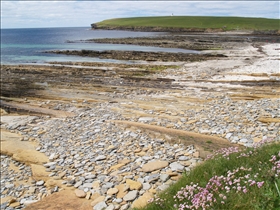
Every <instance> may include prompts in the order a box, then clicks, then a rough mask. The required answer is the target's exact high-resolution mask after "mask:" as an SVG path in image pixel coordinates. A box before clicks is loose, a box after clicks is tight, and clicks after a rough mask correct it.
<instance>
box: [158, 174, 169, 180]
mask: <svg viewBox="0 0 280 210" xmlns="http://www.w3.org/2000/svg"><path fill="white" fill-rule="evenodd" d="M169 177H170V176H169V175H168V174H161V175H160V180H161V181H163V182H166V181H167V180H168V179H169Z"/></svg>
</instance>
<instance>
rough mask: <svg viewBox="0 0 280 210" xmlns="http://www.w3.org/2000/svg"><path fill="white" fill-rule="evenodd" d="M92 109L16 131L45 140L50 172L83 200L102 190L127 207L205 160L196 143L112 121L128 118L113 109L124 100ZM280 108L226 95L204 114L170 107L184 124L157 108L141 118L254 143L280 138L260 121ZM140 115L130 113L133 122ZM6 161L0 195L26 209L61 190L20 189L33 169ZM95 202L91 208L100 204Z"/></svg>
mask: <svg viewBox="0 0 280 210" xmlns="http://www.w3.org/2000/svg"><path fill="white" fill-rule="evenodd" d="M153 94H158V93H153ZM138 96H139V95H138ZM130 97H131V96H130ZM92 106H93V107H92V108H86V109H73V111H75V112H76V114H77V116H75V117H68V118H65V119H54V118H47V117H40V118H39V117H36V119H33V120H32V122H30V123H28V124H25V125H17V127H15V128H13V129H11V128H10V129H11V131H13V132H18V133H20V134H22V135H23V136H24V138H26V139H30V138H33V139H36V140H37V141H38V142H39V143H40V145H39V147H37V150H38V151H40V152H42V153H45V154H46V155H47V156H48V157H49V160H50V162H49V163H47V164H45V165H44V166H45V168H46V171H49V172H51V176H52V177H56V178H58V179H62V180H63V181H64V182H63V183H64V184H65V186H74V187H75V188H76V189H77V190H79V192H84V193H83V195H82V197H83V196H84V195H85V197H88V199H91V196H92V195H94V194H95V195H96V194H98V195H100V196H101V198H102V199H101V200H100V201H99V202H98V203H101V204H99V205H100V206H101V207H102V206H105V205H106V208H113V206H114V208H117V207H118V208H119V209H127V208H129V207H130V206H132V205H133V203H134V202H136V200H137V199H139V198H140V197H141V196H142V195H144V194H145V193H147V192H148V193H152V194H155V193H156V192H158V191H162V190H165V189H166V188H167V187H168V186H169V185H170V184H172V183H174V182H175V181H176V180H178V178H180V176H181V174H182V173H183V172H184V171H186V172H189V171H190V170H191V168H193V167H194V166H195V165H196V164H197V163H198V162H200V161H201V159H199V158H197V157H196V156H195V155H194V154H196V150H195V148H194V146H193V145H189V146H185V145H182V144H173V145H171V144H169V143H167V142H165V141H164V140H163V139H156V138H151V137H150V136H149V135H147V134H145V133H142V131H141V130H130V129H128V128H127V129H123V128H121V129H120V127H118V125H116V124H114V123H112V122H110V121H107V120H125V119H126V118H124V117H123V116H122V115H121V114H117V113H115V112H112V111H111V108H113V107H115V106H120V105H116V104H105V103H104V104H95V105H92ZM279 110H280V100H272V99H258V100H254V101H237V102H236V101H232V100H231V99H230V98H228V97H226V96H220V97H217V98H213V100H212V101H210V102H207V103H205V104H204V105H203V106H202V107H200V109H199V111H197V110H176V111H174V110H173V111H168V110H166V111H165V113H164V114H167V115H170V116H177V117H179V118H180V122H181V123H178V122H172V121H170V120H168V119H163V118H158V117H157V116H158V115H160V114H161V113H157V111H155V110H153V111H151V110H150V111H149V110H144V111H146V112H147V113H148V114H151V113H152V114H153V115H154V117H151V118H139V119H140V122H142V123H146V124H154V122H157V124H158V125H161V126H164V127H167V125H171V127H172V128H177V129H181V130H187V131H195V132H199V133H203V134H207V135H216V136H221V137H224V138H226V139H228V140H229V141H231V142H232V143H240V144H244V145H246V146H251V145H252V143H253V142H254V141H255V138H260V139H265V138H279V127H280V126H279V123H268V124H267V123H262V122H259V121H256V119H258V118H259V117H262V116H267V117H271V118H279V117H280V114H279ZM139 119H138V118H132V120H134V121H139ZM7 129H9V128H7ZM42 131H47V132H42ZM2 159H3V161H1V166H3V167H1V172H3V173H1V175H2V174H3V175H4V176H2V177H1V183H5V185H2V184H1V196H2V197H7V196H14V197H15V200H16V201H19V203H20V204H19V205H20V206H21V207H23V206H24V205H25V203H26V202H24V201H28V202H33V201H34V202H36V201H37V200H40V199H42V198H43V197H44V196H47V195H49V194H51V193H53V192H57V191H59V190H60V189H59V188H58V187H55V188H52V189H47V188H46V187H45V186H44V183H42V182H41V181H40V180H39V181H37V182H32V183H30V184H29V185H26V186H19V187H18V186H14V185H13V183H14V181H15V180H18V179H21V180H29V177H30V176H31V169H30V168H29V167H28V166H25V165H24V164H20V163H16V162H15V164H16V165H17V166H18V167H19V171H20V172H17V173H15V172H14V171H13V172H12V173H11V171H9V170H10V169H8V166H9V162H11V161H12V160H11V159H9V158H8V157H6V156H1V160H2ZM161 164H162V165H161ZM148 166H149V167H150V168H149V167H148ZM11 174H14V175H11ZM128 180H131V181H128ZM2 186H3V187H2ZM23 189H27V190H23ZM116 189H117V190H116ZM24 192H28V193H24ZM136 192H137V193H136ZM73 193H74V192H73ZM135 194H136V196H135V198H134V195H135ZM130 195H131V197H128V196H130ZM132 195H133V196H132ZM102 196H103V197H102ZM124 201H125V202H124ZM28 202H27V203H28ZM102 202H104V203H102ZM98 203H95V205H97V204H98ZM104 204H105V205H104ZM95 205H94V206H93V208H99V205H98V206H97V207H95ZM6 208H9V207H8V206H7V207H6ZM4 209H5V208H4Z"/></svg>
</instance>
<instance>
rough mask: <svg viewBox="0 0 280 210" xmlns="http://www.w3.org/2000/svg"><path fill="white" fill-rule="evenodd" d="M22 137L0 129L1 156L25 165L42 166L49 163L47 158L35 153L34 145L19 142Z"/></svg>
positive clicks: (27, 142)
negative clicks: (9, 157) (6, 156)
mask: <svg viewBox="0 0 280 210" xmlns="http://www.w3.org/2000/svg"><path fill="white" fill-rule="evenodd" d="M21 138H22V137H21V136H20V135H18V134H16V133H11V132H9V131H5V130H2V129H1V154H5V155H8V156H12V158H13V159H14V160H17V161H19V162H24V163H26V164H39V165H40V164H43V163H47V162H48V161H49V159H48V157H47V156H46V155H45V154H43V153H41V152H38V151H36V146H37V145H36V143H35V142H29V141H21V140H20V139H21Z"/></svg>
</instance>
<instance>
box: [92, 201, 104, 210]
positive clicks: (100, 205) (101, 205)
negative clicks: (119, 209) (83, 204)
mask: <svg viewBox="0 0 280 210" xmlns="http://www.w3.org/2000/svg"><path fill="white" fill-rule="evenodd" d="M106 208H107V204H106V203H105V201H101V202H99V203H98V204H96V205H95V206H94V207H93V210H105V209H106Z"/></svg>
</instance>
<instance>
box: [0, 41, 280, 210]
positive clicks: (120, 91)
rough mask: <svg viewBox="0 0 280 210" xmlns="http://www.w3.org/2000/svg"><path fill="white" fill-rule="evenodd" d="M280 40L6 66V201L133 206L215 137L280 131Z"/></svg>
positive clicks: (198, 157)
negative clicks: (133, 57) (114, 59)
mask: <svg viewBox="0 0 280 210" xmlns="http://www.w3.org/2000/svg"><path fill="white" fill-rule="evenodd" d="M224 44H226V43H224ZM279 49H280V48H279V44H275V43H274V44H268V43H265V42H254V43H249V42H244V43H243V45H242V44H239V45H236V46H234V45H232V47H231V48H230V49H220V50H218V49H215V50H208V51H203V52H202V55H204V56H205V57H201V58H200V57H199V56H198V57H196V59H195V60H183V61H182V62H178V60H177V61H176V60H174V61H175V62H163V61H164V59H162V58H161V56H162V54H158V55H157V56H158V58H157V59H156V61H151V60H149V58H147V59H145V60H146V62H143V64H127V65H125V64H100V63H86V62H84V63H73V62H67V63H59V62H55V63H51V64H49V65H41V66H40V65H20V66H1V75H2V76H1V87H2V91H1V100H2V101H1V107H2V108H3V109H2V111H1V131H2V132H1V189H0V190H1V209H8V210H11V209H22V208H25V209H95V210H99V209H100V210H101V209H107V210H109V209H122V210H124V209H131V208H133V207H140V206H143V205H145V204H146V203H147V201H148V200H149V199H150V198H152V197H153V196H154V195H155V194H156V193H158V192H160V191H163V190H164V189H166V188H167V187H168V186H170V185H171V184H172V183H174V182H175V181H177V180H178V179H179V178H180V177H181V176H182V174H183V173H188V172H189V171H190V170H191V169H192V168H193V167H195V166H196V165H197V164H199V163H201V162H202V161H203V160H204V158H205V157H206V156H207V155H208V154H210V153H211V152H213V151H214V150H216V149H219V148H222V147H229V146H239V147H244V146H245V147H251V146H252V145H253V143H255V142H259V141H261V140H263V139H275V140H279V136H280V130H279V128H280V113H279V110H280V99H279V95H280V86H279V84H280V74H279ZM206 55H223V56H213V57H211V56H210V58H209V57H207V56H206ZM194 57H195V56H194ZM159 61H160V62H159ZM169 61H173V60H169ZM4 109H5V110H4ZM31 154H32V155H31Z"/></svg>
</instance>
